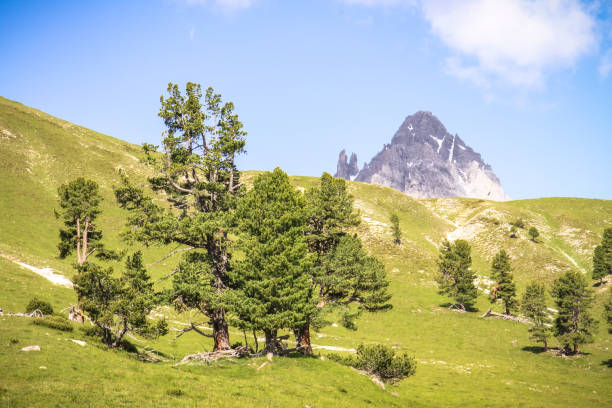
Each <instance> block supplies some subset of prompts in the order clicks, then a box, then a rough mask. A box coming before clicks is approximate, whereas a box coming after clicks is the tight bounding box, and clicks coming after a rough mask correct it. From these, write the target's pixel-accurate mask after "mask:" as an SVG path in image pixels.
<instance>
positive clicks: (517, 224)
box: [510, 218, 525, 229]
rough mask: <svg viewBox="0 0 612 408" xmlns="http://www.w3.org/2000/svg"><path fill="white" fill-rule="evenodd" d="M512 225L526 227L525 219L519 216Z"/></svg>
mask: <svg viewBox="0 0 612 408" xmlns="http://www.w3.org/2000/svg"><path fill="white" fill-rule="evenodd" d="M510 225H514V226H515V227H516V228H520V229H524V228H525V221H523V219H522V218H519V219H518V220H516V221H514V222H513V223H511V224H510Z"/></svg>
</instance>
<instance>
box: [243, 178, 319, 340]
mask: <svg viewBox="0 0 612 408" xmlns="http://www.w3.org/2000/svg"><path fill="white" fill-rule="evenodd" d="M305 204H306V203H305V200H304V197H303V196H302V195H301V194H300V193H298V192H297V191H296V190H295V188H294V187H293V186H292V185H291V183H290V182H289V178H288V177H287V175H286V174H285V173H284V172H283V171H282V170H281V169H279V168H276V169H275V170H274V171H273V172H271V173H265V174H262V175H260V176H259V177H257V179H256V180H255V184H254V187H253V189H252V190H251V191H249V192H248V193H247V194H246V195H245V197H244V198H243V199H242V200H241V201H240V203H239V204H238V207H237V209H236V218H237V223H238V225H239V229H240V231H241V232H242V239H241V248H242V249H243V250H244V259H243V260H242V261H240V262H238V263H237V264H236V269H235V271H234V273H233V275H232V276H233V278H234V279H235V284H236V287H237V296H236V299H237V304H236V308H235V309H236V313H237V315H238V317H239V319H240V320H241V322H242V323H243V325H244V327H249V328H251V329H253V330H261V331H263V332H264V334H265V338H266V348H265V350H267V351H268V352H276V351H277V347H278V340H277V334H278V331H279V330H282V329H286V328H295V327H301V326H303V325H304V324H305V323H306V322H308V321H309V320H310V318H311V317H312V316H313V315H314V313H315V305H314V304H313V303H312V301H311V298H312V288H311V285H310V279H309V273H308V272H309V269H310V268H311V266H312V260H313V256H312V255H311V254H310V253H309V251H308V245H307V243H306V236H305V229H306V213H305V212H304V207H305Z"/></svg>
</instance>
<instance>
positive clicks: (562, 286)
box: [551, 271, 597, 353]
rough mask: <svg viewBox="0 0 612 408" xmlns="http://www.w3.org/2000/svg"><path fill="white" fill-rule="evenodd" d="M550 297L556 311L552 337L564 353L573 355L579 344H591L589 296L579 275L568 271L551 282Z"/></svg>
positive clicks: (592, 326)
mask: <svg viewBox="0 0 612 408" xmlns="http://www.w3.org/2000/svg"><path fill="white" fill-rule="evenodd" d="M551 294H552V297H553V299H554V300H555V303H556V305H557V309H558V310H559V312H558V315H557V318H556V319H555V322H554V333H555V336H556V337H557V339H558V340H559V343H561V345H562V346H563V349H564V351H565V353H570V352H573V353H577V352H578V347H579V346H580V345H582V344H587V343H592V342H593V334H594V332H595V330H596V329H597V321H595V319H593V317H591V315H590V313H589V309H590V307H591V303H592V302H593V293H592V291H591V290H590V289H589V288H588V285H587V281H586V279H585V277H584V276H583V275H582V274H581V273H580V272H576V271H569V272H566V273H565V274H564V275H562V276H560V277H559V278H558V279H557V280H555V281H554V282H553V286H552V289H551Z"/></svg>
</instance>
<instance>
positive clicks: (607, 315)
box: [604, 292, 612, 333]
mask: <svg viewBox="0 0 612 408" xmlns="http://www.w3.org/2000/svg"><path fill="white" fill-rule="evenodd" d="M604 319H605V320H606V322H607V323H608V332H610V333H612V292H610V299H609V300H608V303H606V304H605V305H604Z"/></svg>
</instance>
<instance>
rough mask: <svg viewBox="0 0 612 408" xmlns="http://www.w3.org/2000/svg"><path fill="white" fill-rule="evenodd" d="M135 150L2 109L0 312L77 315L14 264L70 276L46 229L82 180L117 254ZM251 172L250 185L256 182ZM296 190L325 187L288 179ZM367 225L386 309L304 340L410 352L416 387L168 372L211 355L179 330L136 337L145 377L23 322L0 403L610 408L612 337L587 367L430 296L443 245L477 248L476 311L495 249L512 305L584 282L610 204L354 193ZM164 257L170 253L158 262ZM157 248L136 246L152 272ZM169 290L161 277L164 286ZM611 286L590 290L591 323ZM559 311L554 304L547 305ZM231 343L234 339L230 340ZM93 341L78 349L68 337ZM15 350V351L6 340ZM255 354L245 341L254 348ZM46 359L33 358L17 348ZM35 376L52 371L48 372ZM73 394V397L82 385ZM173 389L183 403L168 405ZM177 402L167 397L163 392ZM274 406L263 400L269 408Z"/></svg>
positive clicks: (129, 362) (1, 382)
mask: <svg viewBox="0 0 612 408" xmlns="http://www.w3.org/2000/svg"><path fill="white" fill-rule="evenodd" d="M139 156H140V152H139V148H138V147H137V146H134V145H131V144H129V143H126V142H122V141H119V140H117V139H114V138H111V137H108V136H105V135H101V134H99V133H96V132H93V131H91V130H87V129H84V128H82V127H79V126H76V125H72V124H70V123H67V122H64V121H62V120H60V119H56V118H53V117H51V116H49V115H46V114H44V113H42V112H39V111H37V110H35V109H31V108H28V107H25V106H23V105H21V104H18V103H16V102H12V101H9V100H6V99H0V176H1V177H0V194H1V195H0V255H2V256H1V257H0V307H2V308H3V310H4V311H5V312H7V311H10V312H18V311H23V310H24V309H25V306H26V304H27V302H28V300H29V299H30V298H31V297H32V296H34V295H37V296H40V297H43V298H47V299H49V300H51V301H52V303H53V305H54V307H55V308H56V310H61V309H63V308H65V307H66V306H68V305H69V304H70V303H72V302H74V294H73V291H72V290H71V289H69V288H65V287H62V286H57V285H53V284H52V283H51V282H49V281H48V280H45V279H44V278H42V277H40V276H38V275H36V274H35V273H33V272H32V271H30V270H28V269H25V268H22V267H20V266H18V265H17V264H16V263H15V262H14V261H15V260H17V261H21V262H25V263H27V264H30V265H33V266H36V267H38V268H42V267H45V266H51V267H52V268H54V269H55V270H56V271H57V272H59V273H62V274H64V275H66V276H68V277H70V276H71V275H72V272H71V266H70V262H71V261H70V260H59V259H57V251H56V244H57V229H58V227H59V225H58V222H57V221H56V220H55V218H54V216H53V208H54V207H55V206H56V190H57V187H58V186H59V184H61V183H63V182H66V181H68V180H70V179H72V178H74V177H76V176H78V175H84V176H86V177H89V178H93V179H95V180H97V181H98V182H99V183H100V185H101V189H102V193H103V195H104V197H105V202H104V208H103V209H104V216H103V217H102V219H101V224H102V229H103V231H104V232H105V234H106V235H105V240H106V241H107V242H108V244H109V245H110V246H117V245H119V244H120V242H119V239H118V234H119V232H120V230H121V228H122V225H123V223H124V219H125V218H124V217H125V214H124V213H123V212H122V211H120V210H119V209H117V208H116V207H115V205H114V201H113V197H112V189H111V188H112V186H113V184H116V183H118V174H117V169H118V168H119V167H121V168H122V169H124V170H125V171H126V172H128V174H130V176H131V177H134V178H136V179H137V180H140V181H141V182H142V183H144V180H145V177H146V175H147V174H148V169H147V168H145V167H144V166H143V165H142V164H141V163H140V162H139V160H138V157H139ZM257 173H258V172H247V173H246V174H245V179H246V180H247V181H249V180H253V178H254V177H255V176H256V175H257ZM292 182H293V183H294V184H295V185H296V186H299V187H302V188H308V187H311V186H313V185H315V184H316V183H317V182H318V180H317V179H316V178H312V177H292ZM349 188H350V191H351V192H352V194H353V195H354V196H355V204H356V206H357V207H358V208H359V210H360V212H361V217H362V223H361V225H360V226H359V227H357V229H356V232H357V233H358V234H359V235H360V236H361V237H362V238H363V240H364V242H365V244H366V246H367V248H368V250H369V251H370V252H371V253H373V254H376V255H377V256H379V257H380V258H381V259H382V260H383V261H384V263H385V265H386V267H387V272H388V275H389V278H390V280H391V290H392V292H393V294H394V297H393V299H392V303H393V305H394V308H393V310H391V311H390V312H387V313H381V314H375V315H365V316H363V318H362V319H361V320H360V321H359V322H358V324H359V329H358V330H357V331H349V330H346V329H344V328H341V327H334V326H330V327H327V328H325V329H323V330H322V331H321V332H320V333H316V334H313V343H315V345H316V346H315V350H316V351H317V352H321V353H325V352H326V351H325V349H323V348H316V347H317V346H319V347H320V346H325V347H330V346H331V347H338V348H342V349H351V348H355V347H356V346H357V345H358V344H360V343H364V342H366V343H373V342H381V343H387V344H392V345H394V346H395V347H397V348H398V349H402V350H407V351H409V352H410V353H412V354H414V355H415V357H416V359H417V361H418V369H417V374H416V375H415V376H414V377H411V378H409V379H407V380H404V381H402V382H400V383H399V384H397V385H395V386H390V387H387V389H386V390H381V389H379V388H378V387H377V386H375V385H374V384H373V383H372V382H370V381H369V379H367V378H366V377H363V376H361V375H359V374H358V373H356V372H354V371H352V370H350V369H348V368H346V367H342V366H339V365H336V364H334V363H331V362H327V361H320V360H317V359H310V358H286V359H275V360H274V361H273V362H272V363H270V364H268V365H266V366H265V367H263V368H261V369H259V370H258V367H260V366H261V365H262V364H263V362H264V361H263V360H254V361H251V360H248V361H239V362H236V363H230V362H227V363H222V364H220V366H219V367H215V366H211V367H208V366H193V367H191V366H175V365H174V364H175V363H176V362H177V360H180V358H182V356H184V355H185V354H188V353H193V352H196V351H203V350H204V349H210V348H211V343H210V341H209V339H205V338H202V337H200V336H198V335H196V334H193V335H192V334H187V335H185V336H183V337H181V338H180V339H179V340H176V341H175V340H174V336H175V332H173V331H171V333H170V334H169V335H167V336H165V337H163V338H160V339H158V340H156V341H145V340H143V339H138V338H136V339H134V340H133V341H134V343H135V344H136V345H137V346H138V347H139V348H141V349H145V348H146V349H154V350H157V352H159V353H160V355H162V357H163V359H164V360H166V361H165V362H160V363H156V364H145V363H141V362H138V361H137V360H136V359H134V358H133V357H131V356H129V355H127V353H123V352H111V351H105V350H103V349H102V348H101V346H99V345H98V343H97V342H96V340H95V339H92V338H89V337H86V336H85V335H84V334H83V333H81V332H80V331H78V330H77V331H75V332H73V333H71V334H63V333H61V332H56V331H54V330H52V329H47V328H42V327H39V326H33V325H32V324H31V323H30V322H29V321H27V319H24V318H15V317H7V316H3V317H0V367H2V369H0V374H1V375H0V401H2V404H3V405H4V404H10V406H36V405H38V406H48V405H55V404H56V405H74V406H83V405H93V406H105V405H134V404H145V403H147V404H151V405H154V406H165V405H173V406H194V405H197V404H200V405H203V406H227V405H230V403H231V404H233V405H235V406H305V405H310V406H311V407H315V406H331V405H334V406H371V405H375V406H437V407H439V406H457V405H464V406H508V405H523V406H604V405H610V404H612V393H611V391H612V385H611V384H612V371H611V370H610V365H611V364H612V363H611V361H612V351H611V349H612V336H611V335H610V334H608V333H607V332H606V331H605V330H604V329H603V328H602V329H600V330H599V332H598V334H597V336H596V342H595V343H594V344H592V345H588V346H585V347H584V350H585V351H586V353H587V354H586V355H583V356H580V357H578V358H571V359H563V358H559V357H553V356H551V355H549V354H545V353H538V348H537V347H533V346H534V344H533V343H531V342H530V341H529V340H528V335H527V329H526V327H525V326H524V325H521V324H517V323H513V322H508V321H501V320H488V319H482V318H479V317H478V316H479V314H481V313H465V314H460V313H455V312H452V311H450V310H448V309H447V308H446V307H444V306H443V305H444V304H445V302H447V299H445V298H444V297H442V296H440V295H438V294H437V290H436V286H435V283H434V280H433V278H434V275H435V271H436V259H437V245H438V244H439V242H440V241H441V240H442V239H443V238H444V237H448V238H450V239H456V238H465V239H468V240H469V241H470V242H471V243H472V245H473V258H474V269H475V271H476V272H477V274H478V275H479V286H480V287H481V289H482V290H483V291H482V296H480V298H479V302H478V306H479V309H480V311H481V312H483V311H485V310H486V309H487V308H488V307H489V303H488V301H487V298H486V295H485V293H484V291H485V290H486V289H488V280H487V277H488V275H489V269H490V266H489V265H490V261H491V259H492V257H493V255H494V254H495V252H496V251H497V250H499V249H500V248H505V249H506V250H507V251H508V252H509V253H510V255H511V260H512V265H513V267H514V269H515V276H516V280H517V282H518V287H519V292H522V289H523V288H524V286H525V284H526V283H527V282H528V281H530V280H532V279H540V280H544V281H547V282H549V281H550V280H552V279H554V278H555V277H556V276H558V275H559V274H560V273H562V272H564V271H565V270H568V269H572V268H575V269H578V270H581V271H583V272H585V273H586V274H587V275H588V274H590V256H591V253H592V248H593V246H594V245H595V244H596V243H597V241H598V240H599V237H600V236H601V233H602V231H603V229H604V228H605V227H607V226H612V201H604V200H584V199H574V198H550V199H537V200H523V201H510V202H503V203H499V202H492V201H485V200H479V199H425V200H416V199H413V198H411V197H409V196H407V195H405V194H403V193H401V192H399V191H397V190H393V189H391V188H388V187H381V186H377V185H370V184H364V183H359V182H350V183H349ZM392 212H397V213H398V215H399V218H400V226H401V229H402V232H403V235H404V239H403V244H402V245H401V246H396V245H394V244H393V243H392V238H391V232H390V228H389V225H388V219H389V215H390V214H391V213H392ZM517 218H522V219H524V221H525V224H526V225H527V226H531V225H534V226H536V227H537V228H538V230H539V231H540V233H541V237H540V239H539V242H538V243H534V242H531V241H529V240H528V239H527V234H526V230H520V231H519V238H510V237H509V224H508V223H509V222H510V221H513V220H515V219H517ZM166 251H167V250H166ZM164 253H165V250H164V248H145V263H152V262H153V261H155V260H157V259H159V258H161V255H162V254H164ZM175 262H176V259H172V258H171V259H168V260H166V261H164V262H160V263H157V264H155V265H154V266H152V267H151V268H150V269H151V274H152V275H153V277H154V278H155V279H159V278H161V277H163V276H165V275H167V274H168V273H169V272H170V271H171V270H172V268H173V265H174V264H175ZM157 284H158V285H167V284H168V280H158V283H157ZM609 286H610V284H608V285H607V286H604V287H603V288H598V289H597V297H596V307H595V314H596V317H597V318H598V319H599V318H600V315H601V314H600V312H601V307H602V303H603V300H604V296H605V295H607V294H608V291H609ZM551 306H552V303H551ZM156 315H159V316H161V315H165V316H167V317H168V319H169V321H170V324H171V327H172V328H173V329H179V328H181V327H184V326H183V325H184V324H186V322H189V321H191V319H193V321H198V322H199V321H201V320H200V318H199V317H198V316H190V315H188V314H184V315H177V314H176V313H175V312H174V311H173V310H171V309H170V308H168V307H163V308H160V310H158V311H156ZM231 335H232V339H231V340H232V342H234V341H240V340H242V336H243V334H242V333H241V332H239V331H236V330H233V331H232V332H231ZM71 339H81V340H84V341H86V342H87V345H86V346H85V347H81V346H79V345H77V344H76V343H73V342H71V341H69V340H71ZM14 340H16V341H17V343H14ZM249 341H250V339H249ZM31 344H38V345H40V346H41V348H42V349H41V351H40V352H38V353H37V352H31V353H26V352H22V351H19V350H20V348H21V347H23V346H26V345H31ZM40 366H45V367H47V369H46V370H44V369H40V368H39V367H40ZM77 383H80V384H81V385H78V386H77V385H75V384H77ZM177 389H180V390H181V391H182V392H184V395H182V396H180V395H177V392H176V390H177ZM168 392H170V394H168ZM268 401H271V402H268Z"/></svg>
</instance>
